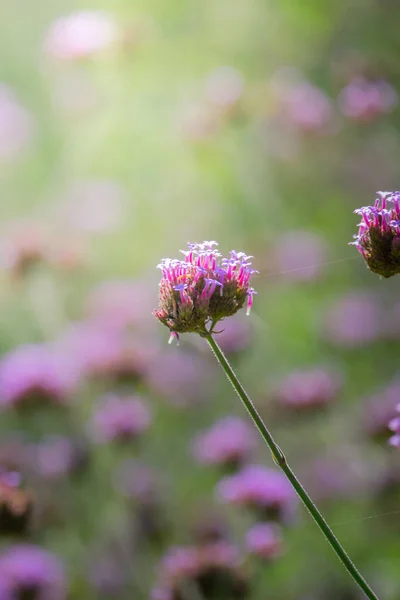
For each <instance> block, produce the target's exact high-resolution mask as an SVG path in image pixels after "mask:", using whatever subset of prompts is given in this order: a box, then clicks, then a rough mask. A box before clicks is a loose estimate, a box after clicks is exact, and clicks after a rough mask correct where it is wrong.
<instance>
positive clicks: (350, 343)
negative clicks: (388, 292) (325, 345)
mask: <svg viewBox="0 0 400 600" xmlns="http://www.w3.org/2000/svg"><path fill="white" fill-rule="evenodd" d="M380 324H381V312H380V309H379V306H378V304H377V303H376V301H375V300H374V298H373V297H371V296H369V295H367V294H361V293H353V294H349V295H348V296H344V297H343V298H340V299H339V300H337V301H336V302H334V303H333V304H332V305H331V306H330V307H329V308H328V310H327V312H326V314H325V324H324V333H325V337H326V339H327V340H328V341H329V342H330V343H331V344H333V345H335V346H341V347H345V348H346V347H348V348H352V347H359V346H364V345H366V344H370V343H372V342H374V341H375V340H376V339H377V338H378V337H379V336H380V333H381V330H380Z"/></svg>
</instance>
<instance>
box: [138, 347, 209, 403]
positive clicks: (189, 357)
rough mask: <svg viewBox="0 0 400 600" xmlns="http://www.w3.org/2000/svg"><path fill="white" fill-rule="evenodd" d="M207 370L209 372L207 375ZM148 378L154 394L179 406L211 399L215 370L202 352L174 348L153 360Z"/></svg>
mask: <svg viewBox="0 0 400 600" xmlns="http://www.w3.org/2000/svg"><path fill="white" fill-rule="evenodd" d="M204 373H207V377H206V378H205V377H204ZM145 379H146V383H147V385H148V386H149V388H150V390H151V391H152V393H153V394H157V395H159V396H160V397H161V398H165V399H166V400H168V402H169V403H170V404H172V405H174V406H176V407H186V406H190V405H192V404H197V403H198V402H206V401H207V399H208V398H209V396H210V393H211V389H212V386H213V383H214V380H215V369H214V365H210V364H209V363H208V362H207V361H206V360H205V359H204V358H203V357H201V356H199V355H198V354H195V353H190V352H180V351H179V349H172V348H171V350H169V351H168V353H167V354H165V352H163V354H162V357H161V358H160V356H156V357H155V358H154V359H153V360H152V361H151V362H150V364H149V368H148V371H147V373H146V377H145Z"/></svg>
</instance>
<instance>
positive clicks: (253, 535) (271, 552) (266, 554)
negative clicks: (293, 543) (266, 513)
mask: <svg viewBox="0 0 400 600" xmlns="http://www.w3.org/2000/svg"><path fill="white" fill-rule="evenodd" d="M246 548H247V551H248V552H249V553H250V554H253V555H254V556H258V557H260V558H262V559H264V560H265V559H266V560H271V559H274V558H276V557H277V556H279V555H281V554H282V551H283V542H282V536H281V532H280V529H279V527H278V526H277V525H276V524H275V523H256V524H255V525H253V526H252V527H250V529H249V530H248V532H247V534H246Z"/></svg>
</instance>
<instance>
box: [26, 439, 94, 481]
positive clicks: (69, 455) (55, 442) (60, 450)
mask: <svg viewBox="0 0 400 600" xmlns="http://www.w3.org/2000/svg"><path fill="white" fill-rule="evenodd" d="M30 454H31V460H32V467H33V469H34V470H35V471H36V472H37V474H38V475H39V476H40V477H43V478H44V479H58V478H60V477H64V476H66V475H69V474H71V473H74V472H76V471H77V470H79V469H80V468H81V467H83V466H84V465H85V464H86V462H87V452H86V449H85V448H84V446H83V445H80V444H77V443H75V442H74V441H73V440H71V439H69V438H67V437H64V436H61V435H51V436H47V437H46V438H44V439H43V440H42V441H41V442H40V443H38V444H36V445H34V446H32V447H31V452H30Z"/></svg>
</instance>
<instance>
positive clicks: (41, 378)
mask: <svg viewBox="0 0 400 600" xmlns="http://www.w3.org/2000/svg"><path fill="white" fill-rule="evenodd" d="M76 384H77V372H76V370H75V369H74V367H73V365H72V364H71V361H70V360H69V359H68V358H67V357H66V356H64V355H62V354H61V353H59V352H57V351H56V350H55V349H54V348H52V347H51V346H50V345H46V344H31V345H24V346H20V347H18V348H16V349H15V350H13V351H11V352H10V353H9V354H7V355H6V356H4V357H3V359H2V360H1V362H0V407H3V408H7V407H11V406H13V407H22V406H29V405H30V404H35V403H36V402H51V403H53V404H56V405H65V404H67V403H68V400H69V396H70V394H71V393H72V392H73V390H74V389H75V386H76Z"/></svg>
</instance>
